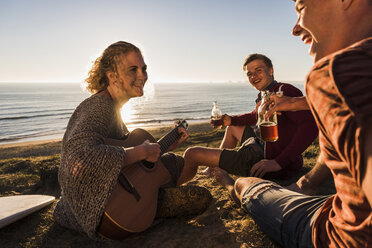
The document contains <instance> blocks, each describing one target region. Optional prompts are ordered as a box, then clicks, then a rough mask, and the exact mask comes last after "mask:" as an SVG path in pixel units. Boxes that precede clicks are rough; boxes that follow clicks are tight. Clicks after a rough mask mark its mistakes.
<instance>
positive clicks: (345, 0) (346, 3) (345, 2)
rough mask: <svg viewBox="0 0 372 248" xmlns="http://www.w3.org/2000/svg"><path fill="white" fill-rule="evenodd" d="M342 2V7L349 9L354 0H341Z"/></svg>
mask: <svg viewBox="0 0 372 248" xmlns="http://www.w3.org/2000/svg"><path fill="white" fill-rule="evenodd" d="M341 2H342V9H343V10H347V9H348V8H349V7H350V5H351V4H352V3H353V2H354V0H341Z"/></svg>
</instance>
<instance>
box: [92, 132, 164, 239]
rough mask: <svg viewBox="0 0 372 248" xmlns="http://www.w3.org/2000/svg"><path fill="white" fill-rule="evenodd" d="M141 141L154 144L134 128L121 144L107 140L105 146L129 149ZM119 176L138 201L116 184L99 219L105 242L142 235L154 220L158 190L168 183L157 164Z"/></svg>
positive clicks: (127, 169) (129, 169) (127, 170)
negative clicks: (135, 192)
mask: <svg viewBox="0 0 372 248" xmlns="http://www.w3.org/2000/svg"><path fill="white" fill-rule="evenodd" d="M145 140H149V141H150V142H156V141H155V139H154V138H153V137H152V136H151V134H149V133H148V132H146V131H145V130H143V129H135V130H134V131H133V132H131V133H130V134H129V136H128V137H127V139H125V140H124V141H120V140H112V139H107V140H105V143H106V144H108V145H115V146H123V147H133V146H137V145H140V144H142V143H143V142H144V141H145ZM122 173H123V174H124V176H125V177H126V178H127V180H128V181H129V182H130V183H131V185H133V187H134V188H135V190H136V191H137V192H138V194H139V196H140V198H139V199H136V197H135V195H134V194H133V193H130V192H129V191H128V190H127V189H125V188H124V187H123V186H122V184H121V183H119V182H118V183H117V184H116V185H115V187H114V189H113V191H112V193H111V195H110V197H109V199H108V202H107V204H106V207H105V211H104V214H103V216H102V221H101V224H100V225H99V227H98V230H97V231H98V233H99V234H100V235H102V236H103V237H105V238H109V239H115V240H119V239H124V238H125V237H126V236H128V235H129V234H131V233H137V232H142V231H144V230H146V229H147V228H148V227H150V226H151V224H152V222H153V221H154V218H155V214H156V209H157V202H158V191H159V187H160V186H161V185H163V184H165V183H167V182H168V181H169V180H170V174H169V172H168V170H167V169H166V168H165V167H164V165H163V164H162V163H161V162H160V161H158V162H156V163H155V165H154V166H153V167H152V168H147V167H145V166H144V165H143V164H142V163H141V162H137V163H134V164H131V165H127V166H125V167H124V168H123V170H122Z"/></svg>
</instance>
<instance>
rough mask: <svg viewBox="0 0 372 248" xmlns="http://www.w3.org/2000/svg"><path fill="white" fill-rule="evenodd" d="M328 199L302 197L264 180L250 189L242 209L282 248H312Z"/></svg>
mask: <svg viewBox="0 0 372 248" xmlns="http://www.w3.org/2000/svg"><path fill="white" fill-rule="evenodd" d="M329 197H330V196H308V195H303V194H300V193H297V192H294V191H291V190H288V189H285V188H283V187H281V186H279V185H277V184H276V183H273V182H271V181H267V180H262V181H260V182H257V183H255V184H252V185H251V186H250V187H249V188H248V189H247V191H246V192H245V193H244V195H243V198H242V206H243V207H244V209H245V210H246V211H247V212H248V214H249V215H250V216H251V217H252V218H253V219H254V221H255V222H256V224H258V225H259V226H260V227H261V229H262V231H263V232H265V233H266V234H267V235H269V236H270V237H271V238H272V239H273V240H275V241H276V242H278V243H279V244H280V245H282V246H283V247H286V248H287V247H313V243H312V239H311V231H312V226H313V223H314V220H315V217H316V216H317V212H318V211H319V209H320V208H321V207H322V206H323V204H324V202H325V201H326V200H327V199H328V198H329Z"/></svg>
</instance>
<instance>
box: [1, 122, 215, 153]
mask: <svg viewBox="0 0 372 248" xmlns="http://www.w3.org/2000/svg"><path fill="white" fill-rule="evenodd" d="M139 128H141V127H139ZM172 128H173V126H172V125H161V126H152V127H144V128H143V129H145V130H147V131H148V132H149V133H151V135H152V136H154V137H155V138H156V139H159V138H160V137H162V136H164V135H165V134H166V133H167V132H169V131H170V130H171V129H172ZM212 130H213V128H212V127H211V125H210V124H209V123H208V122H198V123H190V124H189V128H188V132H189V135H190V136H191V135H192V134H195V133H201V136H203V133H207V132H210V131H212ZM206 138H207V137H206ZM61 145H62V138H59V139H45V140H43V139H42V140H33V141H24V142H16V143H6V144H0V159H10V158H25V157H30V156H50V155H55V154H59V153H60V152H61Z"/></svg>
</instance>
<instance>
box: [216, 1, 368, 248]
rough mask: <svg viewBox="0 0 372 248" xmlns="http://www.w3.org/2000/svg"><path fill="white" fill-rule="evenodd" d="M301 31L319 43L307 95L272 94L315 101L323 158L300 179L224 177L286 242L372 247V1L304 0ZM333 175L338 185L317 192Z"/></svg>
mask: <svg viewBox="0 0 372 248" xmlns="http://www.w3.org/2000/svg"><path fill="white" fill-rule="evenodd" d="M296 11H297V13H298V16H299V17H298V21H297V23H296V25H295V27H294V28H293V35H295V36H300V37H301V39H302V40H303V41H304V42H305V43H306V44H311V48H310V54H311V55H312V56H313V57H314V60H315V65H314V67H313V68H312V69H311V71H310V72H309V74H308V76H307V78H306V99H305V98H304V97H297V98H286V97H283V98H277V97H275V96H274V97H272V100H273V101H274V103H275V108H274V109H273V111H274V110H276V111H288V110H304V109H309V108H310V109H311V111H312V113H313V115H314V117H315V120H316V122H317V125H318V127H319V145H320V155H319V159H318V161H317V164H316V165H315V166H314V168H313V169H312V170H311V171H310V172H309V173H308V174H306V175H305V176H303V177H302V178H300V179H299V180H298V181H297V182H296V183H295V184H293V185H291V186H290V187H288V188H289V189H291V190H295V191H297V192H295V191H290V190H288V189H285V188H282V187H280V186H279V185H276V184H274V183H272V182H270V181H266V180H261V179H257V178H240V179H238V180H237V181H236V182H235V184H234V181H233V180H232V179H231V178H230V177H229V176H228V174H227V173H226V172H224V171H222V170H218V171H215V172H214V175H215V177H216V178H217V180H218V181H219V182H220V183H221V185H223V186H224V187H225V188H226V189H227V190H228V191H229V192H230V193H231V194H232V196H233V198H234V199H235V200H236V201H238V202H241V203H242V205H243V207H244V208H245V209H246V211H247V212H248V213H249V214H250V215H251V216H252V218H253V219H254V220H255V221H256V223H257V224H258V225H260V226H261V228H262V230H263V231H264V232H266V233H267V234H268V235H269V236H270V237H272V238H273V239H274V240H276V241H277V242H278V243H280V244H281V245H283V246H284V247H314V246H315V247H372V210H371V206H372V190H371V186H372V99H371V92H372V70H371V68H372V1H371V0H328V1H324V0H297V1H296ZM329 175H332V176H333V179H334V181H335V187H336V191H337V193H336V194H335V195H333V196H309V195H306V194H309V193H314V192H315V189H316V187H317V185H319V183H320V182H322V181H323V180H325V179H327V178H328V176H329Z"/></svg>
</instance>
